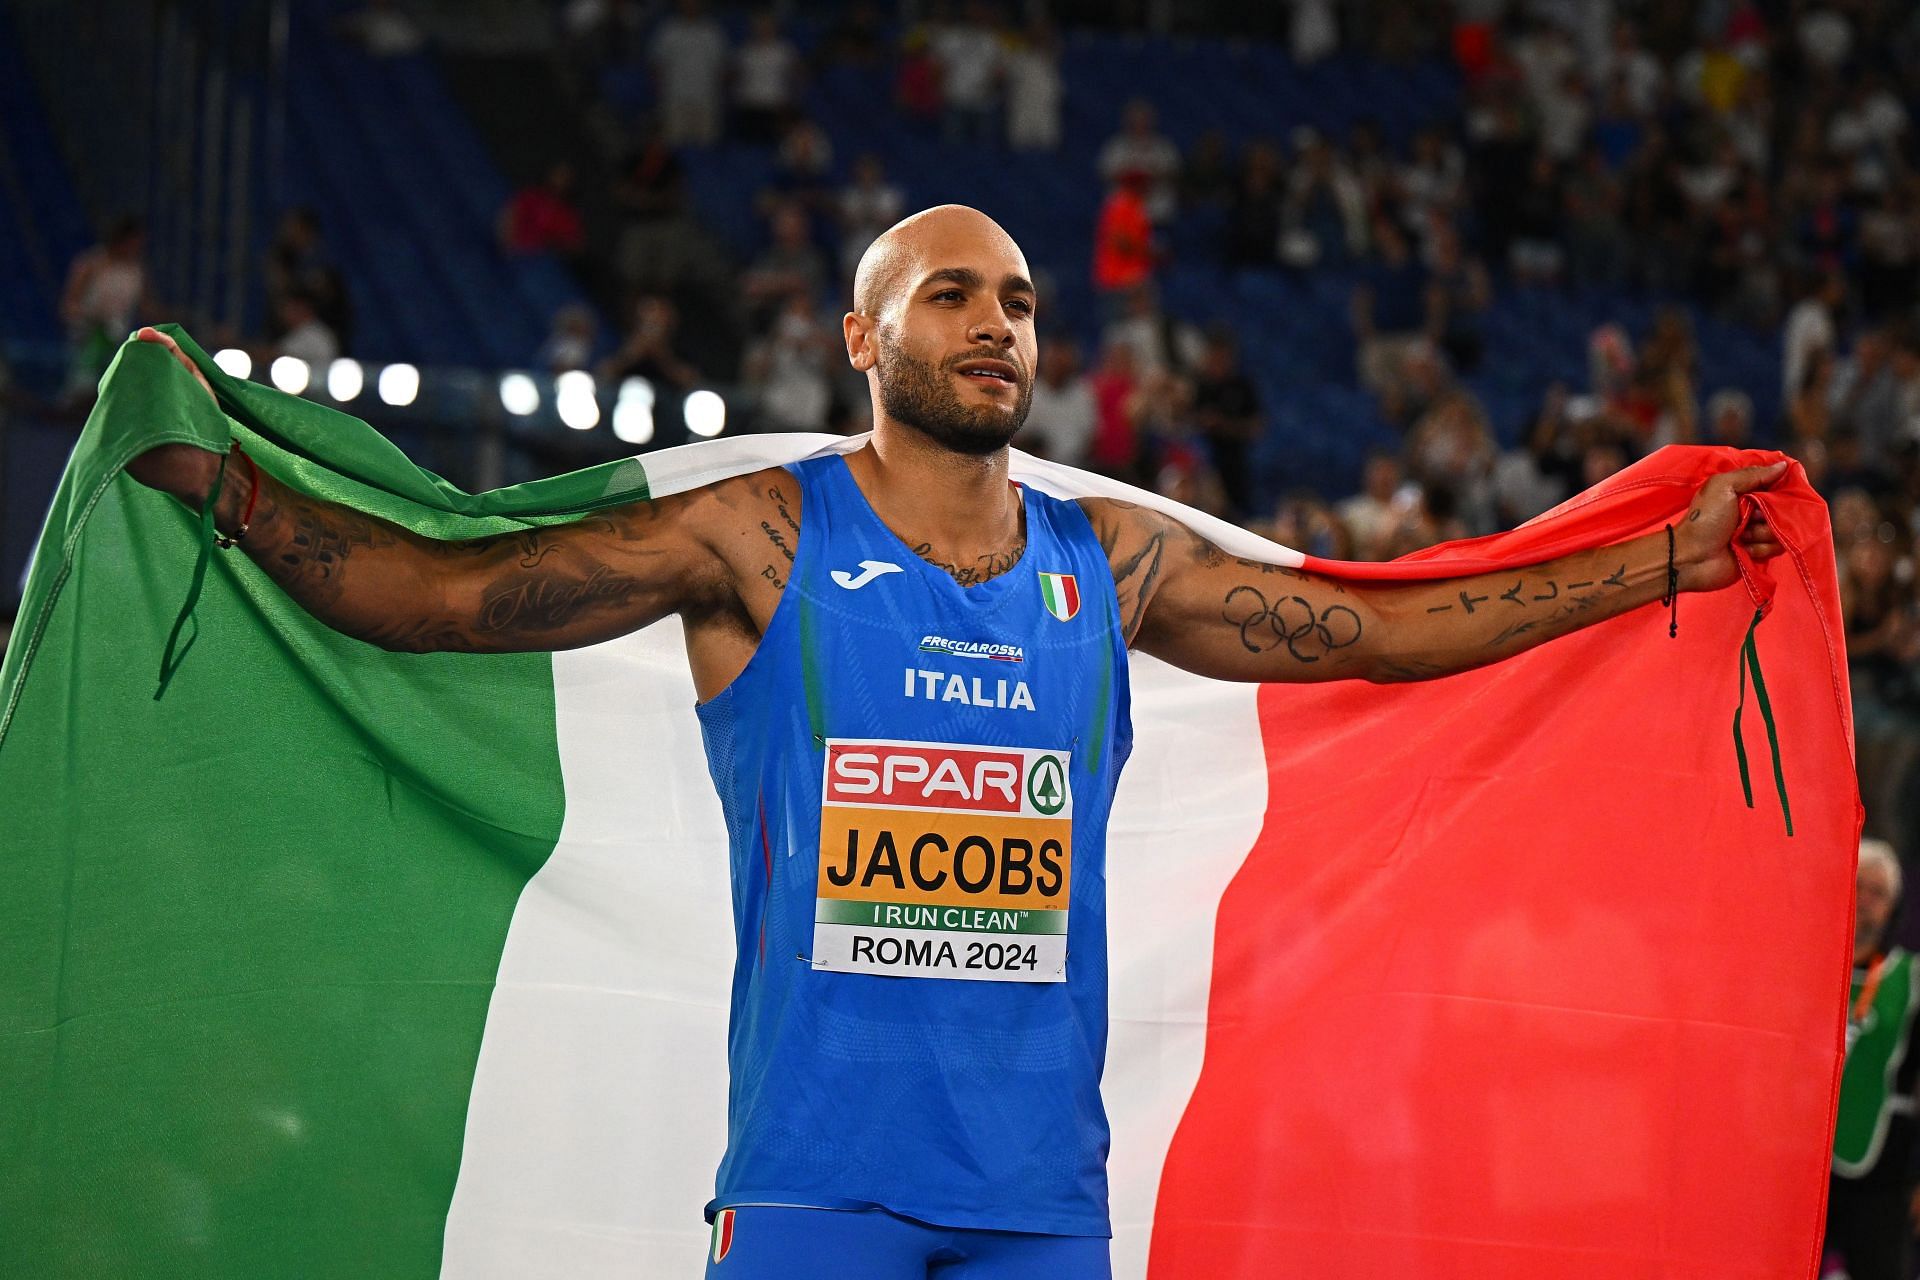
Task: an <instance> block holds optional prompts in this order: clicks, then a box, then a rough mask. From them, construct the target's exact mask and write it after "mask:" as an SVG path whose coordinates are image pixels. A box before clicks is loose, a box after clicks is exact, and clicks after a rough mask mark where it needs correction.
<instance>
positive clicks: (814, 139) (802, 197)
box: [762, 117, 833, 213]
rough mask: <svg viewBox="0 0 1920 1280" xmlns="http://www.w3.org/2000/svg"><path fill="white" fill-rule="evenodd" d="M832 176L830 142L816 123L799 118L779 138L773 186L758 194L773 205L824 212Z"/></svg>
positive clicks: (826, 209) (829, 195)
mask: <svg viewBox="0 0 1920 1280" xmlns="http://www.w3.org/2000/svg"><path fill="white" fill-rule="evenodd" d="M832 173H833V140H832V139H831V138H829V137H827V131H826V130H825V129H822V128H821V127H820V126H819V125H818V124H816V123H814V122H813V121H812V120H809V119H806V118H805V117H800V118H798V119H795V120H794V121H793V122H792V123H791V124H789V125H788V126H787V131H786V133H785V134H783V135H782V136H781V139H780V151H779V153H778V155H777V157H776V162H775V165H774V184H773V187H772V188H771V189H770V190H768V191H766V192H763V193H762V194H763V196H765V197H767V198H769V199H770V200H771V201H772V202H775V203H780V202H785V203H790V204H798V205H800V206H801V207H802V208H804V209H806V210H807V211H808V212H809V213H827V212H830V210H829V205H830V204H831V203H832V200H831V192H830V189H829V186H828V179H829V177H830V176H831V174H832Z"/></svg>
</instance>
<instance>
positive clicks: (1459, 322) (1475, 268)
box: [1427, 219, 1493, 374]
mask: <svg viewBox="0 0 1920 1280" xmlns="http://www.w3.org/2000/svg"><path fill="white" fill-rule="evenodd" d="M1429 244H1430V245H1431V248H1432V253H1431V263H1432V265H1431V268H1430V269H1429V271H1428V276H1427V336H1428V337H1429V338H1431V339H1432V340H1433V341H1434V342H1435V343H1437V344H1438V345H1439V348H1440V350H1441V352H1442V353H1443V354H1445V356H1446V357H1447V363H1448V364H1449V365H1451V366H1452V367H1453V369H1454V371H1455V372H1456V373H1461V374H1469V373H1472V372H1473V371H1474V370H1475V369H1477V368H1479V366H1480V353H1481V350H1482V348H1483V347H1484V345H1485V337H1484V334H1483V333H1482V326H1483V321H1484V317H1485V316H1486V314H1487V311H1488V310H1489V309H1490V308H1491V307H1492V306H1493V282H1492V281H1491V280H1490V279H1489V278H1488V276H1487V268H1486V266H1485V264H1483V263H1482V262H1481V261H1480V260H1479V259H1478V258H1476V257H1472V256H1471V255H1469V254H1467V253H1465V252H1464V251H1462V249H1461V248H1460V235H1459V233H1458V232H1457V231H1455V230H1454V229H1453V225H1452V224H1451V223H1449V222H1444V221H1441V220H1438V219H1436V220H1435V225H1434V231H1433V235H1432V237H1431V239H1430V241H1429Z"/></svg>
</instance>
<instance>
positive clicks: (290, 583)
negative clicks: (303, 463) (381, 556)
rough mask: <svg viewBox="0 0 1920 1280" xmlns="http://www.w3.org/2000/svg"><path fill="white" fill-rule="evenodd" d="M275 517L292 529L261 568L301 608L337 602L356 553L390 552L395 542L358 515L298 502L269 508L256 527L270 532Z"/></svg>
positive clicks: (383, 529) (379, 525) (382, 526)
mask: <svg viewBox="0 0 1920 1280" xmlns="http://www.w3.org/2000/svg"><path fill="white" fill-rule="evenodd" d="M276 517H278V518H280V519H282V520H284V521H285V522H286V523H287V524H288V525H289V526H290V527H289V528H288V531H287V533H286V535H285V542H284V543H283V544H282V546H281V547H280V549H279V550H278V551H277V552H275V553H274V554H272V555H270V556H268V557H266V558H263V559H262V560H261V561H260V565H261V567H262V568H263V569H265V570H266V571H267V576H269V577H271V578H272V579H273V580H274V581H275V582H277V583H279V584H280V585H281V587H283V588H284V589H285V590H286V591H287V594H289V595H291V596H292V597H293V598H294V599H296V600H299V601H301V602H302V603H303V604H306V603H310V604H314V605H319V606H322V607H324V606H326V605H330V604H332V603H334V602H335V601H337V600H338V599H339V598H340V594H341V592H343V591H344V590H346V577H345V575H346V569H347V561H349V560H350V559H352V558H353V554H354V552H356V551H366V550H374V549H379V548H385V547H391V546H393V545H394V544H395V542H396V541H397V539H396V538H395V537H394V534H393V531H392V530H391V529H390V528H388V527H387V526H386V525H385V524H383V523H381V522H379V521H376V520H374V519H372V518H370V517H368V516H364V515H361V514H360V513H359V512H358V511H353V510H349V509H348V508H345V507H334V506H330V505H322V504H320V503H317V502H312V501H309V500H308V499H306V498H302V497H298V496H295V497H293V498H291V499H289V500H288V501H286V502H285V503H284V504H282V503H278V502H275V503H270V504H268V509H267V510H266V511H264V512H262V513H261V514H260V516H258V517H256V521H257V522H258V523H259V524H260V525H261V526H262V527H270V526H271V524H272V522H273V521H274V519H275V518H276Z"/></svg>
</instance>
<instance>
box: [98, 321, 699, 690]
mask: <svg viewBox="0 0 1920 1280" xmlns="http://www.w3.org/2000/svg"><path fill="white" fill-rule="evenodd" d="M150 334H151V335H153V336H152V337H149V336H148V335H150ZM140 336H141V337H142V338H143V339H145V340H147V341H159V342H160V343H162V344H163V345H165V346H167V347H169V348H170V349H171V350H172V351H173V353H174V355H175V356H176V357H178V358H179V359H180V360H181V362H182V363H183V364H186V365H187V367H188V368H189V369H193V366H192V364H191V363H190V362H189V361H187V359H186V356H185V355H184V354H183V353H182V352H181V351H180V349H179V347H178V346H177V345H176V344H175V343H174V342H173V341H172V340H171V339H170V338H167V337H166V336H165V335H163V334H158V333H156V332H155V331H154V330H151V329H147V330H142V331H141V335H140ZM193 372H194V375H195V376H196V377H199V371H198V370H197V369H193ZM201 382H202V383H203V385H204V383H205V379H204V378H201ZM208 394H210V395H211V394H212V390H211V388H208ZM219 465H220V457H219V455H218V454H215V453H210V452H208V451H207V450H205V449H199V448H195V447H194V446H192V445H180V444H176V445H162V446H161V447H159V448H157V449H152V450H149V451H148V452H147V453H144V454H142V455H141V456H140V457H138V458H135V459H134V460H133V462H132V463H130V464H129V465H128V468H127V470H128V472H129V473H130V474H131V475H132V476H133V477H134V478H135V479H136V480H139V481H140V482H141V483H143V484H146V485H149V486H151V487H153V488H156V489H159V490H161V491H162V492H165V493H169V494H172V495H173V496H174V497H176V498H178V499H180V500H181V501H182V502H185V503H186V504H188V505H189V506H191V507H194V508H196V509H198V508H199V507H200V506H201V505H202V504H203V503H204V502H205V501H206V495H207V493H208V491H209V490H210V489H211V488H212V486H213V479H214V475H215V473H216V471H217V470H218V468H219ZM259 475H260V480H259V495H258V497H257V499H255V502H254V510H253V516H252V518H251V520H249V521H248V524H247V531H246V535H245V537H244V538H242V539H241V541H240V544H239V546H240V548H241V549H243V550H244V551H245V552H246V553H247V555H248V556H249V557H251V558H252V559H253V561H254V563H255V564H258V565H259V566H260V567H261V569H263V570H264V571H265V572H266V574H267V576H269V577H270V578H272V579H273V580H274V581H275V582H277V583H279V584H280V586H281V587H282V588H284V589H285V591H286V592H287V594H288V595H290V596H292V597H293V599H294V600H295V602H297V603H298V604H299V605H300V606H301V607H302V608H304V609H306V610H307V612H309V613H311V614H312V615H313V616H314V617H315V618H317V619H319V620H320V621H321V622H323V623H325V624H326V625H328V626H329V627H332V628H333V629H334V630H336V631H340V632H343V633H344V634H346V635H350V636H353V637H355V638H357V639H360V640H365V641H367V642H368V643H370V644H375V645H378V646H380V647H381V648H383V649H393V650H400V651H408V652H427V651H432V650H449V649H450V650H461V651H466V652H480V653H489V652H508V651H515V650H535V649H568V648H576V647H578V646H581V645H587V644H594V643H596V642H598V641H601V640H607V639H611V638H613V637H614V636H618V635H624V634H625V633H627V632H629V631H632V630H635V629H636V628H639V627H643V626H646V625H648V624H649V623H652V622H655V621H658V620H659V619H660V618H663V617H665V616H666V615H667V614H669V613H673V612H676V611H679V610H681V609H683V608H687V607H689V606H691V605H695V604H698V603H700V602H702V601H703V600H705V599H706V598H707V597H709V596H717V595H718V594H720V593H722V592H723V591H724V589H725V579H726V570H725V566H724V565H723V563H722V562H721V560H720V557H719V556H718V555H717V554H716V553H715V552H714V550H713V549H712V548H711V546H709V545H708V543H707V540H706V539H704V538H703V537H702V536H701V535H700V533H699V531H698V528H697V526H700V525H701V520H700V518H699V517H700V511H701V508H702V507H703V506H704V505H707V504H709V503H711V502H712V501H713V496H712V494H711V492H710V491H695V492H694V493H690V494H685V495H678V496H675V497H671V498H666V499H662V500H659V501H654V502H643V503H634V504H632V505H629V506H625V507H618V508H613V509H610V510H608V511H606V512H604V513H601V514H599V515H596V516H592V517H589V518H587V519H584V520H578V521H574V522H572V523H569V524H563V525H554V526H551V527H548V528H543V529H529V530H524V531H520V532H515V533H507V534H498V535H494V536H492V537H485V538H475V539H470V540H466V541H458V542H443V541H438V540H436V539H432V538H427V537H423V536H421V535H419V534H416V533H414V532H412V531H411V530H408V529H404V528H402V527H400V526H399V525H396V524H392V523H390V522H388V521H385V520H381V519H379V518H378V517H375V516H370V515H367V514H365V513H363V512H360V511H355V510H354V509H353V508H351V507H346V506H342V505H340V504H338V503H332V502H324V501H321V500H320V499H317V498H312V497H309V496H307V495H306V494H303V493H300V492H299V491H298V490H295V489H293V488H291V487H289V486H287V485H285V484H282V483H280V482H279V481H278V480H275V479H274V478H273V477H272V476H270V475H268V474H267V473H266V471H265V470H261V471H260V473H259ZM250 483H251V475H250V473H249V470H248V467H247V464H246V463H245V462H244V461H242V460H241V458H240V457H239V456H238V455H237V454H236V455H232V456H230V457H229V460H228V463H227V470H226V475H225V478H224V479H223V480H222V482H221V486H220V498H219V502H218V504H217V507H216V509H215V512H214V525H215V527H216V528H218V529H221V530H223V531H225V532H229V533H231V532H233V531H235V530H237V529H238V527H239V525H240V521H241V516H242V514H243V512H244V509H245V507H246V503H247V499H248V493H249V489H250Z"/></svg>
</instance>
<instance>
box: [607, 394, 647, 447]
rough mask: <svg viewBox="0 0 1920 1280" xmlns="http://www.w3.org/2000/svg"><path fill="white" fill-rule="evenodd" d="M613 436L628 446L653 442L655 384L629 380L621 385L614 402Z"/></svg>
mask: <svg viewBox="0 0 1920 1280" xmlns="http://www.w3.org/2000/svg"><path fill="white" fill-rule="evenodd" d="M613 434H614V436H615V438H617V439H619V440H622V441H624V442H626V443H627V444H649V443H651V442H652V441H653V384H652V383H651V382H648V381H647V380H646V379H645V378H628V379H627V380H626V381H625V382H623V383H621V384H620V394H619V396H618V398H616V399H615V400H614V402H613Z"/></svg>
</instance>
